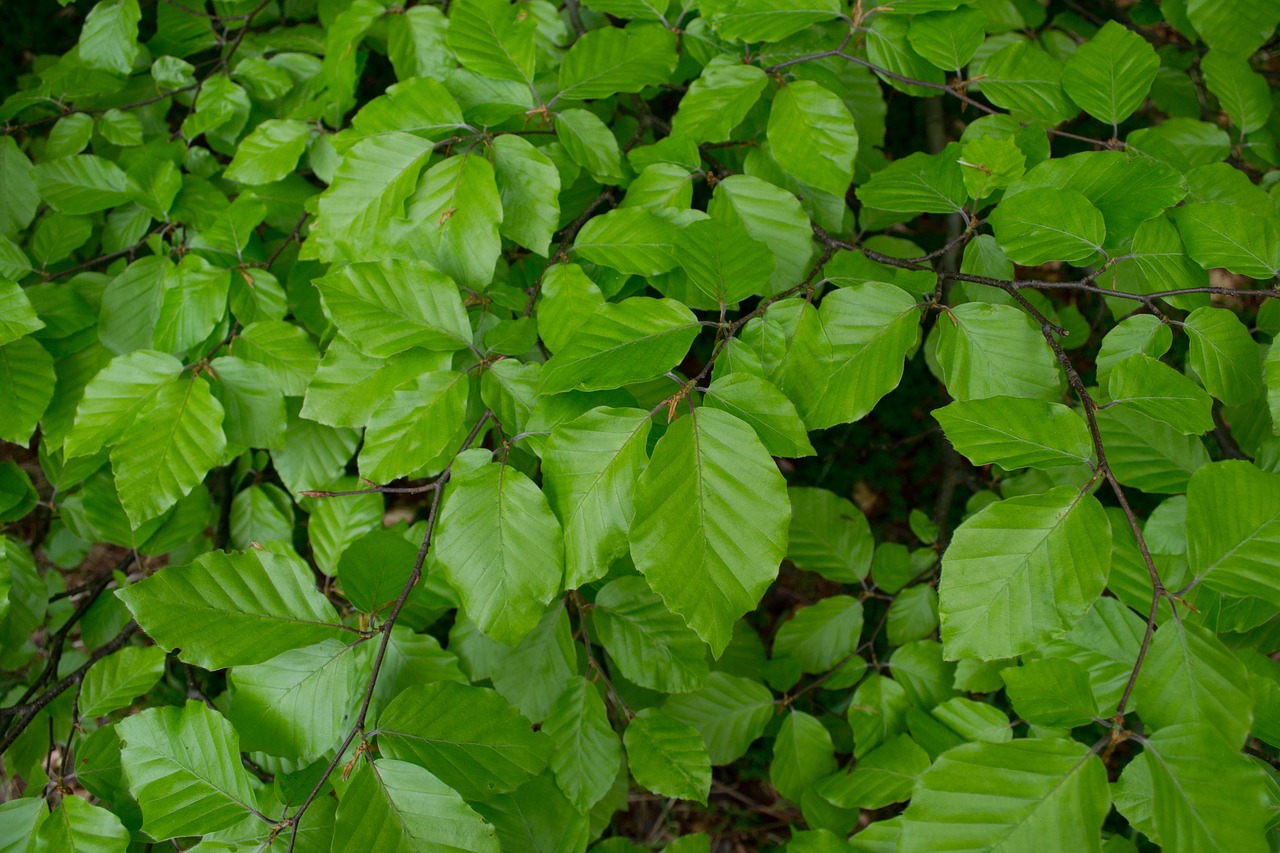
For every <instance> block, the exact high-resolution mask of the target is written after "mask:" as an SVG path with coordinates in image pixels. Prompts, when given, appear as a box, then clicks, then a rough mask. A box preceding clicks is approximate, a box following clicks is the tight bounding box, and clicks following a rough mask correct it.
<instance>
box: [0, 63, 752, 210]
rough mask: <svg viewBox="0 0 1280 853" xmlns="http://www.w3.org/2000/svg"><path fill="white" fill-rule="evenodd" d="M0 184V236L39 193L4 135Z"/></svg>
mask: <svg viewBox="0 0 1280 853" xmlns="http://www.w3.org/2000/svg"><path fill="white" fill-rule="evenodd" d="M761 86H762V87H763V82H762V83H761ZM0 185H3V186H4V195H5V203H4V206H3V207H2V208H0V234H5V235H9V234H13V233H15V232H17V231H21V230H22V229H23V228H26V227H27V226H28V225H30V224H31V220H32V219H33V218H35V215H36V209H37V208H39V206H40V193H39V192H38V191H37V189H36V184H35V171H34V169H33V168H32V166H31V161H30V160H28V159H27V155H26V154H24V153H22V149H20V148H18V143H17V142H16V141H14V138H13V137H12V136H9V135H7V134H6V135H5V136H4V137H3V138H0Z"/></svg>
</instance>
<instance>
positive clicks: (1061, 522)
mask: <svg viewBox="0 0 1280 853" xmlns="http://www.w3.org/2000/svg"><path fill="white" fill-rule="evenodd" d="M1110 530H1111V523H1110V521H1109V520H1108V519H1107V516H1106V513H1105V512H1104V511H1103V509H1102V505H1101V504H1099V503H1098V501H1097V499H1095V498H1094V497H1092V496H1091V495H1088V494H1084V493H1083V492H1081V491H1080V490H1078V489H1076V488H1075V487H1073V486H1060V487H1058V488H1055V489H1051V490H1050V491H1048V492H1046V493H1044V494H1042V495H1027V496H1025V497H1016V498H1010V499H1008V500H1004V501H998V502H996V503H993V504H989V505H988V506H987V507H985V508H984V509H982V510H981V511H979V512H978V513H977V514H976V515H973V516H971V517H970V518H969V519H968V520H966V521H965V522H964V523H963V524H961V525H960V527H958V528H957V529H956V532H955V536H954V538H953V539H952V542H951V546H950V547H949V548H947V551H946V553H945V554H944V555H943V559H942V580H941V583H939V585H938V597H939V600H940V606H939V611H940V614H941V618H942V642H943V644H944V645H945V647H946V652H947V657H948V658H949V659H951V660H956V659H958V658H962V657H976V658H980V659H982V660H992V659H994V658H1007V657H1013V656H1014V655H1019V654H1023V653H1025V652H1029V651H1031V650H1033V649H1037V648H1039V647H1041V646H1043V645H1044V644H1045V643H1047V642H1049V641H1050V640H1052V639H1055V638H1057V637H1061V636H1062V635H1063V634H1065V633H1066V632H1067V631H1069V630H1070V629H1071V628H1072V627H1073V626H1074V625H1075V624H1076V623H1077V622H1079V621H1080V619H1081V618H1082V617H1083V616H1084V615H1085V613H1087V612H1088V611H1089V608H1090V607H1091V606H1092V605H1093V601H1094V599H1095V598H1097V596H1098V595H1099V594H1100V593H1101V592H1102V588H1103V587H1104V586H1105V585H1106V582H1107V574H1108V572H1109V570H1110V568H1111V544H1110V535H1109V533H1110ZM1099 531H1107V533H1108V535H1106V536H1101V535H1099Z"/></svg>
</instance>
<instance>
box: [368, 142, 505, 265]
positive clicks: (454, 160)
mask: <svg viewBox="0 0 1280 853" xmlns="http://www.w3.org/2000/svg"><path fill="white" fill-rule="evenodd" d="M502 219H503V211H502V198H501V196H500V195H499V193H498V186H497V182H496V181H495V179H494V175H493V167H492V166H491V165H490V164H489V161H488V160H487V159H486V158H484V157H449V158H447V159H445V160H443V161H441V162H439V163H437V164H436V165H434V166H432V167H431V168H430V169H428V170H427V173H426V174H425V175H424V176H423V178H422V181H421V183H420V184H419V185H418V189H417V191H416V192H415V193H414V194H413V195H412V196H411V197H410V198H409V202H408V205H407V207H406V211H405V217H404V218H403V219H396V220H395V221H394V222H393V226H394V227H393V229H392V232H391V237H390V242H391V244H392V245H393V246H395V247H396V249H397V251H406V252H408V253H409V254H410V256H412V257H416V258H421V259H423V260H426V261H428V262H430V263H431V264H433V265H434V266H435V267H436V268H438V269H439V270H440V271H441V272H443V273H444V274H445V275H447V276H449V277H450V278H452V279H453V280H454V281H456V282H458V283H459V284H461V285H463V286H465V287H470V288H472V289H473V290H481V289H483V288H485V287H487V286H488V285H489V282H490V281H491V280H492V279H493V270H494V265H495V264H496V263H497V261H498V256H499V254H500V253H501V238H500V237H499V236H498V226H499V224H500V223H501V222H502Z"/></svg>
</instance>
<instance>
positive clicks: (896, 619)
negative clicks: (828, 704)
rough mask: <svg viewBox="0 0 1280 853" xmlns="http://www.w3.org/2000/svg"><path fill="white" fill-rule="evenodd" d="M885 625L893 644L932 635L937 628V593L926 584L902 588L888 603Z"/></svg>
mask: <svg viewBox="0 0 1280 853" xmlns="http://www.w3.org/2000/svg"><path fill="white" fill-rule="evenodd" d="M886 625H887V627H888V635H889V642H890V643H893V644H895V645H897V644H899V643H909V642H911V641H913V640H922V639H924V638H925V637H928V636H930V635H932V634H933V632H934V631H935V630H937V628H938V593H937V592H936V591H935V590H934V588H933V587H931V586H929V585H927V584H921V585H919V586H911V587H907V588H906V589H904V590H902V591H901V592H900V593H898V596H897V598H895V599H894V600H893V603H892V604H890V605H889V617H888V619H887V620H886Z"/></svg>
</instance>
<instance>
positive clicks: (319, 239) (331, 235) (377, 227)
mask: <svg viewBox="0 0 1280 853" xmlns="http://www.w3.org/2000/svg"><path fill="white" fill-rule="evenodd" d="M431 148H432V145H431V143H430V142H429V141H428V140H425V139H422V138H420V137H417V136H413V135H412V134H408V133H400V132H395V133H384V134H381V135H379V136H371V137H368V138H366V139H361V140H360V141H359V142H357V143H356V144H355V145H353V146H352V147H351V149H350V150H349V151H347V153H346V154H345V155H344V156H343V158H342V162H341V163H339V164H338V168H337V171H336V172H334V175H333V180H332V181H331V182H330V184H329V188H328V189H327V190H325V191H324V193H322V194H321V195H320V198H319V200H318V201H317V203H316V209H317V212H318V216H317V218H316V219H315V220H314V221H313V222H312V224H311V232H310V234H309V235H308V237H307V242H306V245H305V248H306V249H307V252H308V253H309V254H312V256H314V257H317V258H319V259H320V260H325V261H337V260H348V261H363V260H367V259H368V256H369V249H368V246H369V245H370V244H371V243H373V241H374V239H375V238H376V237H377V236H379V235H380V232H382V231H384V230H385V229H387V228H388V227H389V226H390V225H391V221H392V220H393V219H395V218H396V217H398V216H400V215H401V213H402V212H403V210H404V203H405V200H406V199H408V198H409V196H410V195H411V194H412V193H413V191H414V188H415V187H416V186H417V183H418V173H419V172H421V171H422V167H423V166H424V165H426V162H427V158H428V157H430V156H431Z"/></svg>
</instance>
